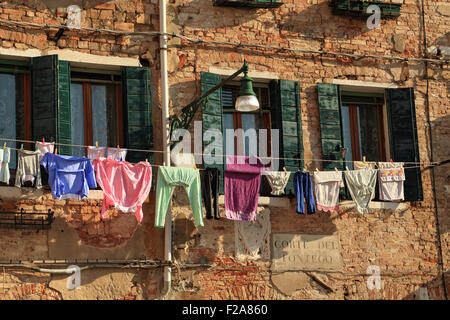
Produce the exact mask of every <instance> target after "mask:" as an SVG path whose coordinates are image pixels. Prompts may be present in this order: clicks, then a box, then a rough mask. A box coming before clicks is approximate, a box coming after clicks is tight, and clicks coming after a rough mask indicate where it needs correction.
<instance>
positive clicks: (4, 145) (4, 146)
mask: <svg viewBox="0 0 450 320" xmlns="http://www.w3.org/2000/svg"><path fill="white" fill-rule="evenodd" d="M5 149H6V141H5V143H4V144H3V150H5Z"/></svg>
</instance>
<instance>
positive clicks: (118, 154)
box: [106, 148, 127, 161]
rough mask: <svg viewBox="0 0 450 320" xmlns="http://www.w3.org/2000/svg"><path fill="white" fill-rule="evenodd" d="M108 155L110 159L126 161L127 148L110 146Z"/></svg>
mask: <svg viewBox="0 0 450 320" xmlns="http://www.w3.org/2000/svg"><path fill="white" fill-rule="evenodd" d="M107 151H108V155H107V156H106V157H107V158H109V159H114V160H117V161H125V158H126V156H127V149H122V148H108V150H107Z"/></svg>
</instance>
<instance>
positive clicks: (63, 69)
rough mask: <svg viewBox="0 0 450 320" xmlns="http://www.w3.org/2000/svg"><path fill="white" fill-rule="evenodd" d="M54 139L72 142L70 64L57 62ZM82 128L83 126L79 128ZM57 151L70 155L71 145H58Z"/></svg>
mask: <svg viewBox="0 0 450 320" xmlns="http://www.w3.org/2000/svg"><path fill="white" fill-rule="evenodd" d="M57 119H58V122H57V133H56V140H57V142H59V143H63V144H71V143H72V121H71V112H70V64H69V62H68V61H59V62H58V111H57ZM80 130H83V128H80ZM59 153H60V154H64V155H72V147H70V146H59Z"/></svg>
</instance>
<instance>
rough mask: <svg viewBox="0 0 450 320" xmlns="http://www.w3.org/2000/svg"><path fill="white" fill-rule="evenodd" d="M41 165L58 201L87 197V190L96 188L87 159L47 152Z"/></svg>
mask: <svg viewBox="0 0 450 320" xmlns="http://www.w3.org/2000/svg"><path fill="white" fill-rule="evenodd" d="M41 165H42V166H43V167H44V168H45V170H47V172H48V184H49V186H50V189H52V195H53V197H55V198H56V199H58V200H64V199H68V198H74V199H78V200H81V199H83V198H84V197H87V196H89V188H97V183H96V181H95V175H94V169H93V168H92V164H91V161H90V160H89V159H88V158H78V157H70V156H60V155H56V154H53V153H50V152H47V153H46V154H45V155H44V157H43V158H42V160H41Z"/></svg>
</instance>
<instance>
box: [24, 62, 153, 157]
mask: <svg viewBox="0 0 450 320" xmlns="http://www.w3.org/2000/svg"><path fill="white" fill-rule="evenodd" d="M89 70H90V69H87V68H83V69H80V68H77V70H71V67H70V63H69V62H67V61H61V60H58V56H57V55H51V56H42V57H36V58H32V61H31V88H32V94H31V100H32V108H31V110H32V112H31V113H32V117H31V118H32V120H31V122H32V134H31V136H32V139H33V140H39V141H40V140H42V138H44V139H45V140H46V141H55V142H57V143H61V144H69V145H70V144H76V145H94V144H95V142H96V141H97V142H98V143H99V146H105V147H116V146H117V145H119V146H120V147H124V148H129V149H140V150H142V149H143V150H152V149H153V125H152V106H151V90H150V89H151V84H150V70H149V69H148V68H141V67H122V68H121V71H120V72H115V71H103V72H102V71H100V72H99V70H92V71H89ZM90 72H91V73H90ZM58 151H59V152H58V153H60V154H65V155H76V156H85V149H84V148H79V147H70V146H64V145H61V146H58ZM152 158H153V154H152V153H151V152H138V151H129V152H128V153H127V158H126V160H127V161H129V162H133V163H135V162H138V161H143V160H145V159H148V160H150V161H151V162H152Z"/></svg>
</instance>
